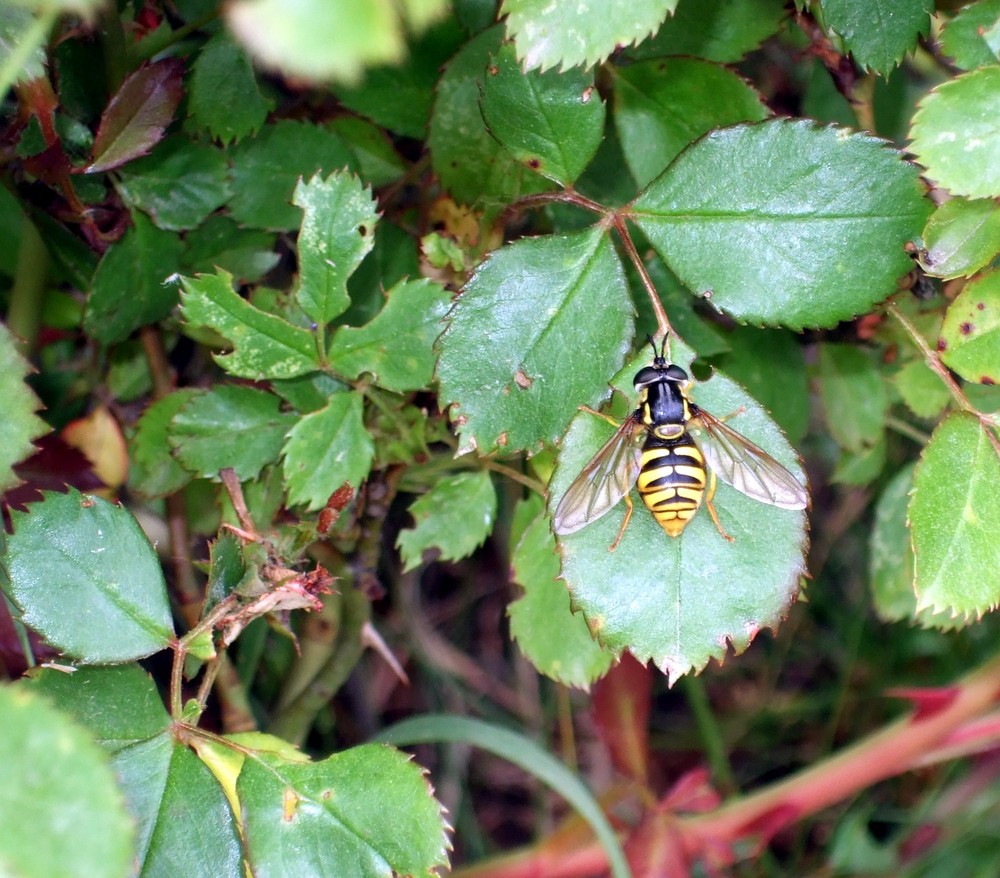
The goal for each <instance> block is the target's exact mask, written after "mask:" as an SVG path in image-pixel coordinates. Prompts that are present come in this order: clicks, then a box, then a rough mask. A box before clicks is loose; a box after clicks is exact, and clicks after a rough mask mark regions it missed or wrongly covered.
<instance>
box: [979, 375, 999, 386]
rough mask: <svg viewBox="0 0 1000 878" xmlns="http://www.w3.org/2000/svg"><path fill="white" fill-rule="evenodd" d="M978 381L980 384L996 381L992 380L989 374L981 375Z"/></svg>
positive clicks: (994, 382)
mask: <svg viewBox="0 0 1000 878" xmlns="http://www.w3.org/2000/svg"><path fill="white" fill-rule="evenodd" d="M979 383H980V384H996V381H994V380H993V379H992V378H990V376H989V375H983V377H982V378H980V379H979Z"/></svg>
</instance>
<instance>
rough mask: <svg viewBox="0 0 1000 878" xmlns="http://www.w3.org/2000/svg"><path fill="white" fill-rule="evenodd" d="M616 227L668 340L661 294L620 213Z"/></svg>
mask: <svg viewBox="0 0 1000 878" xmlns="http://www.w3.org/2000/svg"><path fill="white" fill-rule="evenodd" d="M614 226H615V231H617V232H618V237H619V238H621V241H622V245H623V246H624V247H625V252H626V253H627V254H628V257H629V259H630V260H631V261H632V264H633V265H634V266H635V270H636V271H637V272H639V277H640V278H641V279H642V285H643V286H644V287H645V288H646V294H647V295H648V296H649V302H650V304H651V305H652V306H653V313H654V314H655V315H656V325H657V327H659V330H660V335H661V336H662V337H663V338H667V337H669V335H670V334H671V329H670V321H669V320H668V319H667V312H666V311H664V310H663V303H662V302H661V301H660V296H659V293H657V292H656V287H655V286H654V284H653V279H652V278H651V277H650V276H649V272H648V271H646V263H645V262H643V261H642V257H641V256H639V251H638V250H636V249H635V243H634V242H633V241H632V235H631V233H630V232H629V230H628V225H627V224H626V222H625V217H624V215H622V214H620V213H616V214H615V216H614Z"/></svg>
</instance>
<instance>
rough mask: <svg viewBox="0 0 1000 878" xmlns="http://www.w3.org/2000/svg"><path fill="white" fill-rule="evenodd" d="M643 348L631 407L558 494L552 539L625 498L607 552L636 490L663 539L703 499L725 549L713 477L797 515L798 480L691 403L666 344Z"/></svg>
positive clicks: (802, 495) (801, 501) (801, 504)
mask: <svg viewBox="0 0 1000 878" xmlns="http://www.w3.org/2000/svg"><path fill="white" fill-rule="evenodd" d="M649 342H650V344H651V345H652V346H653V363H652V365H650V366H645V367H643V368H642V369H640V370H639V371H638V372H637V373H636V376H635V379H634V382H633V383H634V386H635V389H636V392H637V393H638V394H639V402H638V406H637V407H636V409H635V411H634V412H632V414H631V415H629V416H628V417H627V418H626V419H625V422H624V423H623V424H621V425H620V426H619V427H618V429H617V430H616V431H615V434H614V435H613V436H612V437H611V438H610V439H609V440H608V441H607V442H606V443H605V444H604V446H603V447H602V448H601V449H600V450H599V451H598V452H597V454H595V455H594V457H593V458H592V459H591V461H590V462H589V463H588V464H587V465H586V466H585V467H584V468H583V470H582V471H581V472H580V475H578V476H577V477H576V479H574V481H573V483H572V484H571V485H570V486H569V488H568V489H567V491H566V493H565V494H564V495H563V498H562V500H561V501H560V502H559V506H558V508H557V509H556V514H555V531H556V533H557V534H571V533H574V532H575V531H578V530H580V528H582V527H585V526H586V525H588V524H590V523H591V522H592V521H596V520H597V519H598V518H600V517H601V516H602V515H604V514H605V513H606V512H608V511H609V510H610V509H611V508H612V507H613V506H615V505H616V504H617V503H618V501H620V500H622V499H624V500H625V503H626V505H627V506H628V509H627V511H626V513H625V520H624V521H623V522H622V526H621V528H620V529H619V531H618V536H617V537H616V538H615V541H614V542H613V543H612V544H611V547H610V548H611V551H614V549H615V548H616V547H617V546H618V543H619V541H620V540H621V538H622V535H623V534H624V533H625V528H626V527H627V525H628V523H629V519H630V518H631V517H632V499H631V497H630V496H629V492H630V491H631V490H632V486H633V485H637V486H638V490H639V496H640V497H642V500H643V502H644V503H645V504H646V506H647V508H648V509H649V511H650V512H652V513H653V517H654V518H655V519H656V520H657V522H658V523H659V524H660V526H661V527H662V528H663V529H664V530H665V531H666V532H667V534H668V535H669V536H672V537H678V536H680V535H681V533H682V532H683V531H684V528H685V527H686V526H687V524H688V522H689V521H690V520H691V519H692V518H693V517H694V514H695V513H696V512H697V511H698V507H699V506H701V504H702V501H703V500H704V501H705V505H706V506H707V507H708V511H709V513H710V514H711V516H712V520H713V521H714V522H715V526H716V527H717V528H718V530H719V533H720V534H722V536H723V537H725V538H726V539H727V540H729V541H730V542H732V541H733V538H732V537H731V536H729V534H727V533H726V532H725V530H723V528H722V525H721V523H720V522H719V516H718V515H717V514H716V511H715V506H714V505H713V504H712V496H713V495H714V493H715V479H716V476H718V478H720V479H722V480H723V481H724V482H726V483H727V484H729V485H732V486H733V487H734V488H735V489H736V490H737V491H740V492H741V493H743V494H746V495H747V496H748V497H752V498H753V499H754V500H759V501H760V502H761V503H767V504H769V505H771V506H777V507H779V508H781V509H804V508H805V507H806V504H807V503H808V500H809V496H808V494H807V493H806V489H805V488H804V487H803V486H802V485H801V484H800V483H799V481H798V479H796V478H795V476H793V475H792V474H791V473H790V472H789V471H788V470H787V469H785V468H784V467H783V466H782V465H781V464H780V463H778V461H776V460H775V459H774V458H773V457H771V456H770V455H769V454H768V453H767V452H766V451H764V450H763V449H761V448H758V447H757V446H756V445H754V443H753V442H751V441H750V440H749V439H747V438H746V437H745V436H741V435H740V434H739V433H737V432H736V431H735V430H733V429H732V428H730V427H727V426H726V425H725V424H724V423H723V422H722V421H721V420H720V419H719V418H716V417H714V416H713V415H710V414H709V413H708V412H706V411H705V410H704V409H701V408H699V407H698V406H697V405H695V404H694V403H693V402H691V400H689V399H688V397H687V388H688V385H689V384H690V381H689V379H688V374H687V372H685V371H684V370H683V369H682V368H681V367H680V366H678V365H676V364H674V363H668V362H667V360H666V357H665V351H666V338H664V340H663V346H662V347H661V349H660V350H659V351H657V350H656V343H655V342H654V341H653V339H652V338H650V340H649ZM594 414H598V415H599V416H600V417H605V416H604V415H600V414H599V413H598V412H594ZM607 420H610V418H608V419H607ZM612 423H614V422H612ZM643 436H645V438H644V439H643ZM640 439H643V441H642V442H641V444H640V442H639V440H640Z"/></svg>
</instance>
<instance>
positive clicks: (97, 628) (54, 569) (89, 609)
mask: <svg viewBox="0 0 1000 878" xmlns="http://www.w3.org/2000/svg"><path fill="white" fill-rule="evenodd" d="M43 496H44V500H43V502H40V503H33V504H31V505H30V507H29V512H27V513H25V512H12V513H11V521H12V523H13V526H14V534H13V536H11V537H10V538H9V540H8V543H7V562H6V566H7V572H8V574H9V575H10V590H9V592H8V595H9V597H10V598H11V600H13V601H14V603H15V604H17V606H18V608H19V610H20V611H21V616H22V618H23V620H24V623H25V624H26V625H28V626H29V627H31V628H33V629H34V630H35V631H37V632H38V633H39V634H40V635H42V637H44V638H45V639H46V640H47V641H48V642H49V643H51V644H52V645H53V646H55V647H56V648H57V649H60V650H62V651H63V652H65V653H66V654H67V655H69V656H72V657H74V658H78V659H82V660H83V661H85V662H89V663H92V664H109V663H115V662H126V661H131V660H133V659H137V658H141V657H143V656H147V655H151V654H152V653H154V652H158V651H159V650H161V649H165V648H166V647H167V645H168V643H169V642H170V639H171V638H172V637H173V634H174V630H173V621H172V619H171V615H170V604H169V602H168V601H167V591H166V584H165V583H164V581H163V571H162V569H161V567H160V562H159V560H158V559H157V557H156V552H154V551H153V547H152V546H150V545H149V540H147V539H146V535H145V534H144V533H143V532H142V529H141V528H140V527H139V524H138V522H136V520H135V519H134V518H133V517H132V515H131V513H129V512H128V511H127V510H125V509H124V508H122V507H121V506H117V505H115V504H114V503H109V502H108V501H107V500H102V499H101V498H99V497H91V496H84V495H82V494H80V493H78V492H77V491H73V490H71V491H70V492H69V493H67V494H57V493H52V492H45V493H44V495H43Z"/></svg>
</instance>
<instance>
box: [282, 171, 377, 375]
mask: <svg viewBox="0 0 1000 878" xmlns="http://www.w3.org/2000/svg"><path fill="white" fill-rule="evenodd" d="M292 203H293V204H294V205H295V206H296V207H301V208H302V209H303V211H305V216H304V217H303V218H302V229H301V231H300V232H299V288H298V292H297V293H296V297H297V299H298V302H299V304H300V305H301V306H302V310H303V311H305V312H306V314H308V315H309V317H310V318H312V320H313V321H314V322H315V323H318V324H319V325H320V326H323V325H325V324H327V323H329V322H330V321H331V320H332V319H333V318H334V317H336V316H337V315H338V314H340V313H342V312H343V311H344V309H345V308H347V306H348V305H350V303H351V299H350V296H348V294H347V278H348V277H350V276H351V274H352V273H353V272H354V270H355V269H356V268H357V267H358V265H359V264H360V263H361V260H362V259H364V258H365V255H366V254H367V253H368V252H369V251H370V250H371V249H372V245H373V244H374V240H375V238H374V231H375V224H376V223H377V222H378V214H377V213H376V210H375V206H376V205H375V200H374V199H373V198H372V193H371V190H370V189H368V188H366V187H365V186H364V184H362V183H361V181H360V180H358V179H357V178H356V177H353V176H350V175H349V174H331V175H330V176H329V177H327V178H326V179H325V180H323V179H321V178H320V176H319V175H318V174H317V175H316V176H315V177H313V178H312V179H311V180H310V181H309V182H308V183H306V182H305V181H304V180H299V183H298V185H297V186H296V187H295V194H294V195H293V197H292ZM283 377H288V376H283Z"/></svg>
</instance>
